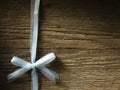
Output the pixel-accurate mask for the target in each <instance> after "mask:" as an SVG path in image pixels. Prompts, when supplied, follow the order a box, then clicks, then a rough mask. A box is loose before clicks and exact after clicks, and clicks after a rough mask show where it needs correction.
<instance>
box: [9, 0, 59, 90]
mask: <svg viewBox="0 0 120 90" xmlns="http://www.w3.org/2000/svg"><path fill="white" fill-rule="evenodd" d="M33 4H34V5H33ZM32 5H33V7H32V9H33V12H34V14H32V22H31V23H32V29H31V47H30V48H31V50H30V52H31V63H29V62H27V61H25V60H23V59H21V58H18V57H15V56H14V57H13V58H12V60H11V63H12V64H13V65H15V66H19V67H21V68H20V69H18V70H16V71H14V72H13V73H11V74H9V75H8V77H7V78H8V80H9V81H13V80H15V79H16V78H19V77H20V76H21V75H23V74H24V73H26V72H27V71H29V70H32V71H31V78H32V90H38V72H37V71H36V69H38V70H39V71H40V72H41V73H42V74H44V75H45V76H46V77H47V78H48V79H49V80H51V81H52V82H56V79H59V75H58V74H57V73H56V72H54V71H52V70H50V69H48V68H47V67H45V65H46V64H49V63H50V62H52V61H53V60H54V59H55V58H56V56H55V54H54V53H49V54H47V55H45V56H44V57H42V58H40V59H39V60H38V61H36V62H35V59H36V49H37V39H38V16H39V14H38V13H39V6H40V0H32Z"/></svg>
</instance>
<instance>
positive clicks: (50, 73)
mask: <svg viewBox="0 0 120 90" xmlns="http://www.w3.org/2000/svg"><path fill="white" fill-rule="evenodd" d="M38 69H39V70H40V71H41V73H43V74H44V75H45V76H46V77H47V78H48V79H49V80H50V81H52V82H54V83H56V79H59V75H58V74H57V73H56V72H54V71H52V70H50V69H48V68H46V67H45V66H43V67H40V68H38Z"/></svg>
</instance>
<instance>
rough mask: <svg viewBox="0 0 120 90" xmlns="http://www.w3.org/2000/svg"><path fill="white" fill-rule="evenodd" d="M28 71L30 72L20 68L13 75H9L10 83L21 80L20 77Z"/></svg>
mask: <svg viewBox="0 0 120 90" xmlns="http://www.w3.org/2000/svg"><path fill="white" fill-rule="evenodd" d="M28 70H29V68H20V69H18V70H16V71H14V72H13V73H11V74H9V75H8V76H7V79H8V80H9V81H13V80H15V79H17V78H19V77H20V76H21V75H23V74H24V73H26V72H27V71H28Z"/></svg>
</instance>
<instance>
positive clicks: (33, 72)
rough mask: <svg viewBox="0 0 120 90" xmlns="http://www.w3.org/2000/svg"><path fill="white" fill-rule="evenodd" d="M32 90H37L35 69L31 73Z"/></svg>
mask: <svg viewBox="0 0 120 90" xmlns="http://www.w3.org/2000/svg"><path fill="white" fill-rule="evenodd" d="M31 78H32V90H38V73H37V71H36V69H35V68H33V70H32V72H31Z"/></svg>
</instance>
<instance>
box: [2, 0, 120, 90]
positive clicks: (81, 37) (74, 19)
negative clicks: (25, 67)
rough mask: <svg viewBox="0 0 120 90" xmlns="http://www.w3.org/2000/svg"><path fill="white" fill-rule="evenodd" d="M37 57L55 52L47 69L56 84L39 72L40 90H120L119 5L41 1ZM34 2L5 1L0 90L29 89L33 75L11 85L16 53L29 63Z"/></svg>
mask: <svg viewBox="0 0 120 90" xmlns="http://www.w3.org/2000/svg"><path fill="white" fill-rule="evenodd" d="M39 26H40V27H39V41H38V53H37V58H40V57H41V56H43V55H45V54H47V53H49V52H55V53H56V55H57V59H56V61H55V62H53V63H51V64H50V65H49V66H48V67H49V68H51V69H53V70H54V71H56V72H58V73H59V74H60V81H58V83H57V84H53V83H51V82H50V81H49V80H48V79H46V77H44V76H43V75H42V74H41V73H40V77H39V84H40V86H39V90H120V2H119V1H118V0H42V5H41V10H40V24H39ZM29 37H30V0H2V1H1V3H0V90H30V88H31V85H30V82H31V79H30V72H28V73H27V74H25V75H23V76H21V77H20V78H19V79H17V80H15V81H14V82H12V83H7V80H6V76H7V74H9V73H11V72H13V71H15V70H16V69H17V67H15V66H13V65H12V64H11V63H10V59H11V58H12V57H13V56H14V55H15V56H18V57H21V58H24V59H25V60H27V61H30V53H29V48H30V47H29V44H30V43H29Z"/></svg>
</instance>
